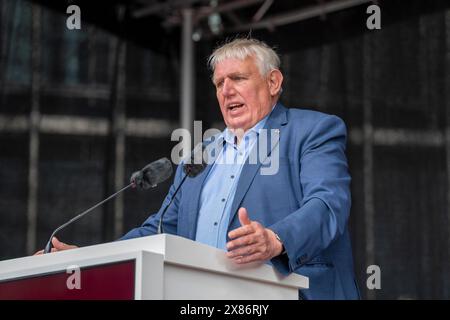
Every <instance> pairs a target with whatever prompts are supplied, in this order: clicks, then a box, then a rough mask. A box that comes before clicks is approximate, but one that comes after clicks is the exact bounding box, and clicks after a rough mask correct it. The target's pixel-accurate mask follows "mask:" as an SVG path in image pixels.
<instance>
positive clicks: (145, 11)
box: [131, 0, 209, 19]
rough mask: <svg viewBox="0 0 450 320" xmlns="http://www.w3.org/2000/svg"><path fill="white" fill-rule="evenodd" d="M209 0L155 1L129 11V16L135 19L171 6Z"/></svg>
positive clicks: (162, 11) (185, 5) (167, 9)
mask: <svg viewBox="0 0 450 320" xmlns="http://www.w3.org/2000/svg"><path fill="white" fill-rule="evenodd" d="M208 1H209V0H173V1H165V2H163V3H157V4H153V5H149V6H146V7H144V8H140V9H136V10H134V11H133V12H132V13H131V16H132V17H133V18H136V19H140V18H143V17H146V16H149V15H152V14H160V13H164V12H167V11H170V10H171V9H173V8H176V7H180V8H185V7H189V6H191V5H193V4H195V3H196V2H208Z"/></svg>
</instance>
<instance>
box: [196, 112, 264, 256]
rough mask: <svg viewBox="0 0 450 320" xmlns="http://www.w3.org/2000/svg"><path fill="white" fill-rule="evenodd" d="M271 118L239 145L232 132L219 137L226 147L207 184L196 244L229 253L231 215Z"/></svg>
mask: <svg viewBox="0 0 450 320" xmlns="http://www.w3.org/2000/svg"><path fill="white" fill-rule="evenodd" d="M269 115H270V113H269ZM269 115H267V116H266V117H265V118H264V119H262V120H261V121H259V122H258V123H257V124H256V125H255V126H254V127H253V128H251V129H249V130H248V131H247V132H246V133H245V134H244V136H243V138H242V140H241V142H240V144H239V145H237V144H236V143H235V139H236V136H235V135H234V134H233V133H232V132H231V131H230V130H228V128H226V129H225V130H224V131H223V132H222V134H221V135H220V136H219V139H221V138H222V139H223V143H224V147H223V149H222V150H221V152H220V154H219V155H218V157H217V159H216V161H215V162H214V164H213V167H212V168H211V170H210V171H209V173H208V176H207V177H206V179H205V182H204V184H203V188H202V191H201V195H200V211H199V215H198V220H197V233H196V237H195V240H196V241H199V242H202V243H204V244H207V245H210V246H213V247H216V248H219V249H224V250H226V239H227V237H226V235H227V231H228V224H229V220H230V214H231V212H230V211H231V206H232V204H233V199H234V195H235V193H236V188H237V184H238V181H239V177H240V175H241V171H242V167H243V166H244V163H245V161H246V160H247V158H248V155H249V154H250V151H251V150H252V148H253V147H254V145H255V143H256V141H257V139H258V135H259V133H260V130H261V129H263V128H264V125H265V124H266V121H267V119H268V117H269Z"/></svg>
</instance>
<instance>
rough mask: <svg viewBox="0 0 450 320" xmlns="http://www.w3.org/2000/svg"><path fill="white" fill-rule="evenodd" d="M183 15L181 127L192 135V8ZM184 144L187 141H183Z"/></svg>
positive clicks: (184, 148) (185, 147)
mask: <svg viewBox="0 0 450 320" xmlns="http://www.w3.org/2000/svg"><path fill="white" fill-rule="evenodd" d="M182 15H183V30H182V38H181V88H180V89H181V90H180V91H181V97H180V122H181V123H180V125H181V127H182V128H185V129H188V130H190V132H191V133H192V132H193V131H192V129H193V128H192V124H193V121H194V101H195V99H194V88H195V83H194V81H195V77H194V41H193V40H192V30H193V10H192V9H191V8H185V9H183V11H182ZM191 136H192V134H191ZM183 142H185V141H184V140H183ZM187 148H188V147H187V145H186V144H184V147H183V150H187ZM183 156H185V154H184V155H183Z"/></svg>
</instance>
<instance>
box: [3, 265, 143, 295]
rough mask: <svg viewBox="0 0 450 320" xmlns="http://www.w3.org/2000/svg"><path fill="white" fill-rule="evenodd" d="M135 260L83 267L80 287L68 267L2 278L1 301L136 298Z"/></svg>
mask: <svg viewBox="0 0 450 320" xmlns="http://www.w3.org/2000/svg"><path fill="white" fill-rule="evenodd" d="M135 265H136V263H135V260H128V261H119V262H114V263H108V264H100V265H95V266H89V267H85V268H80V289H76V288H74V289H69V288H68V286H67V279H68V278H69V277H70V276H71V274H70V273H66V270H61V271H58V272H54V273H47V274H38V275H33V276H30V277H23V278H16V279H8V280H6V281H0V300H5V299H6V300H12V299H21V300H133V299H134V298H135V297H134V292H135V290H134V284H135Z"/></svg>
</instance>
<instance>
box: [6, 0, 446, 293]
mask: <svg viewBox="0 0 450 320" xmlns="http://www.w3.org/2000/svg"><path fill="white" fill-rule="evenodd" d="M372 2H373V1H352V0H350V1H349V0H335V1H331V0H330V1H325V0H309V1H301V0H285V1H280V0H278V1H277V0H275V1H269V0H248V1H242V0H230V1H224V0H222V1H218V0H206V1H205V0H185V1H177V0H171V1H157V0H133V1H117V0H116V1H26V0H0V54H1V60H0V260H4V259H11V258H16V257H20V256H24V255H27V254H31V253H33V252H35V251H36V250H38V249H41V248H43V246H44V245H45V243H46V241H47V239H48V237H49V236H50V233H51V231H52V230H53V229H55V228H56V227H57V226H58V225H60V224H62V223H63V222H65V221H67V220H68V219H70V218H71V217H72V216H74V215H75V214H76V213H79V212H81V211H83V210H84V209H86V208H88V207H89V206H91V205H93V204H94V203H96V202H98V201H100V200H101V199H103V198H105V197H106V196H108V195H109V194H111V193H113V192H114V191H115V190H117V189H119V188H120V187H121V186H123V185H125V184H126V183H127V182H128V179H129V176H130V175H131V173H132V172H134V171H135V170H137V169H140V168H141V167H143V166H144V165H146V164H147V163H149V162H151V161H153V160H155V159H158V158H160V157H163V156H167V157H170V152H171V149H172V147H173V146H174V145H175V144H176V142H172V141H171V140H170V135H171V132H172V130H173V129H175V128H177V127H179V126H180V105H182V102H183V101H181V100H182V98H181V97H182V92H181V89H180V88H181V85H182V84H181V70H182V65H183V63H182V58H181V57H182V54H183V52H184V50H183V46H182V45H181V43H182V34H183V33H182V30H183V21H184V22H186V20H185V19H186V12H188V13H189V14H192V16H191V17H192V24H191V26H192V28H193V30H192V33H191V34H189V38H190V39H191V38H192V39H193V40H192V41H190V42H191V44H190V45H191V48H192V49H193V51H192V52H193V63H192V66H193V71H194V72H193V78H192V80H191V81H190V84H191V87H190V88H191V89H192V90H193V93H194V97H193V98H192V101H191V102H192V104H193V106H194V112H193V114H192V116H193V117H194V119H196V120H202V121H203V129H207V128H209V127H218V128H222V127H223V124H222V123H221V115H220V112H219V108H218V104H217V102H216V100H215V91H214V88H213V86H212V84H211V82H210V73H209V71H208V70H207V67H206V59H207V57H208V55H209V54H210V53H211V51H212V50H213V48H214V47H215V46H216V45H217V44H218V43H220V42H222V41H223V40H224V39H226V38H232V37H235V36H236V35H241V36H247V35H252V36H254V37H257V38H260V39H262V40H264V41H266V42H267V43H268V44H269V45H271V46H274V47H276V49H277V51H278V52H279V53H280V55H281V58H282V71H283V73H284V76H285V81H284V92H283V96H282V102H283V103H284V104H285V105H287V106H289V107H295V108H308V109H315V110H319V111H322V112H327V113H332V114H336V115H338V116H340V117H341V118H343V119H344V121H345V122H346V124H347V126H348V133H349V141H348V151H347V155H348V158H349V163H350V171H351V175H352V178H353V180H352V192H353V204H352V212H351V217H350V222H349V223H350V229H351V234H352V239H353V242H352V244H353V249H354V250H353V251H354V257H355V270H356V273H357V277H358V282H359V286H360V289H361V292H362V295H363V297H364V298H368V299H449V298H450V272H449V270H450V3H449V1H446V0H442V1H441V0H433V1H425V0H411V1H400V0H391V1H389V0H385V1H381V0H380V1H375V2H376V3H377V4H378V5H379V7H380V8H381V29H380V30H369V29H368V28H367V27H366V20H367V18H368V17H369V16H370V15H369V14H367V13H366V9H367V7H368V6H369V5H371V4H372ZM69 5H77V6H79V8H80V9H81V29H80V30H77V29H74V30H70V29H68V28H67V27H66V21H67V19H68V17H69V16H70V15H71V14H70V13H66V9H67V7H68V6H69ZM169 185H170V182H167V183H164V184H162V185H160V186H159V187H158V188H155V189H152V190H148V191H127V192H126V193H125V194H124V195H123V196H122V197H120V198H119V199H117V200H116V201H113V202H111V203H110V204H108V205H106V206H104V207H103V208H102V209H98V210H97V211H98V212H95V213H92V214H91V215H90V216H87V217H84V218H83V219H82V220H80V221H78V222H77V223H76V224H74V225H72V226H70V227H68V228H67V229H65V230H63V231H62V232H61V233H60V234H59V236H60V239H62V240H63V241H64V242H67V243H74V244H77V245H80V246H86V245H92V244H98V243H101V242H107V241H112V240H114V239H116V238H117V237H119V236H120V235H122V234H123V233H124V232H126V231H127V230H129V229H131V228H132V227H135V226H137V225H139V224H140V223H142V222H143V221H144V219H145V218H146V217H147V216H148V215H149V214H150V213H152V212H155V211H156V210H158V208H159V206H160V203H161V201H162V199H163V198H164V196H165V193H166V192H167V190H168V188H169ZM373 264H376V265H378V266H379V267H380V269H381V289H379V290H369V289H367V287H366V279H367V277H368V274H367V273H366V269H367V267H368V266H369V265H373Z"/></svg>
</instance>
